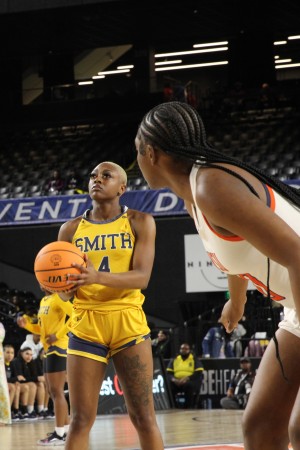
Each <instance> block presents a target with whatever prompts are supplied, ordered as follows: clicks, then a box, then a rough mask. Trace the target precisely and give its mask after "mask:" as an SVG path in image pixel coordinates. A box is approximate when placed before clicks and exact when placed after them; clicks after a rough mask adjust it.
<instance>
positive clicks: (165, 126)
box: [138, 102, 300, 207]
mask: <svg viewBox="0 0 300 450" xmlns="http://www.w3.org/2000/svg"><path fill="white" fill-rule="evenodd" d="M138 134H139V135H140V136H141V137H143V138H144V141H145V142H147V143H150V144H152V145H153V146H154V147H158V148H160V149H161V150H162V151H164V152H166V153H168V154H170V155H173V156H176V157H178V158H181V159H185V160H189V161H192V162H194V163H196V164H199V165H201V166H203V167H215V168H218V169H220V170H223V171H225V172H227V173H230V174H232V175H233V176H235V177H237V178H240V179H241V180H242V181H243V182H244V183H245V184H247V185H248V183H247V182H246V180H245V179H244V178H243V177H241V176H239V175H238V174H236V173H235V172H233V171H231V170H229V169H228V168H227V167H222V166H218V165H217V163H227V164H232V165H234V166H236V167H240V168H242V169H245V170H247V171H248V172H249V173H251V174H252V175H254V176H255V177H257V178H258V179H259V180H260V181H262V182H263V183H266V184H267V185H269V186H270V187H272V188H273V189H274V190H275V191H277V192H278V193H279V194H281V195H282V196H283V197H284V198H285V199H287V200H289V201H290V202H292V203H294V204H295V205H296V206H298V207H300V189H299V190H298V189H296V188H293V187H292V186H288V185H287V184H285V183H283V182H282V181H280V180H278V179H276V178H275V177H272V176H270V175H267V174H266V173H265V172H264V171H262V170H261V169H259V168H256V167H254V166H252V165H250V164H247V163H245V162H244V161H241V160H239V159H236V158H233V157H231V156H229V155H226V154H224V153H222V152H220V151H218V150H216V149H215V148H213V147H212V146H211V145H209V144H208V142H207V140H206V132H205V127H204V124H203V122H202V119H201V117H200V115H199V114H198V112H197V111H196V110H195V109H194V108H193V107H192V106H190V105H188V104H187V103H181V102H166V103H161V104H160V105H158V106H155V107H154V108H153V109H151V110H150V111H149V112H148V113H147V114H146V115H145V116H144V118H143V119H142V122H141V123H140V126H139V130H138Z"/></svg>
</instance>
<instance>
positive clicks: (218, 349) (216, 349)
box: [202, 324, 234, 358]
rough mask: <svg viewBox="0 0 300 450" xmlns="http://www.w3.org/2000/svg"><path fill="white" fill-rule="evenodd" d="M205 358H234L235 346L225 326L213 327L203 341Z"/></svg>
mask: <svg viewBox="0 0 300 450" xmlns="http://www.w3.org/2000/svg"><path fill="white" fill-rule="evenodd" d="M202 352H203V358H225V357H227V358H232V357H234V353H233V346H232V343H231V342H230V336H229V335H228V334H227V333H225V330H224V327H223V325H220V324H218V325H217V326H214V327H211V328H210V329H209V330H208V332H207V333H206V335H205V336H204V338H203V340H202Z"/></svg>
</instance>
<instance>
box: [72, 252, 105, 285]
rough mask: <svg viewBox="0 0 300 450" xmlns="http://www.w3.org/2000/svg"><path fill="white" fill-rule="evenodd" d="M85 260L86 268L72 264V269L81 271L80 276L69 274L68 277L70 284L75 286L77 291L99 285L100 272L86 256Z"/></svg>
mask: <svg viewBox="0 0 300 450" xmlns="http://www.w3.org/2000/svg"><path fill="white" fill-rule="evenodd" d="M84 258H85V262H86V266H81V265H80V264H76V263H74V264H72V267H76V268H77V269H78V270H79V271H80V274H69V276H68V280H69V281H68V283H70V284H73V285H74V289H75V290H76V289H78V288H79V287H80V286H84V285H87V284H94V283H98V275H99V272H97V270H96V269H95V268H94V266H93V264H92V263H91V261H90V260H89V259H88V257H87V256H86V255H84Z"/></svg>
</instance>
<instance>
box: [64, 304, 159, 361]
mask: <svg viewBox="0 0 300 450" xmlns="http://www.w3.org/2000/svg"><path fill="white" fill-rule="evenodd" d="M149 338H150V329H149V327H148V325H147V319H146V316H145V313H144V311H143V309H142V308H141V307H137V306H135V307H132V308H127V309H123V310H119V311H105V312H99V311H90V310H82V309H79V308H76V309H75V310H73V313H72V321H71V324H70V333H69V346H68V354H69V355H78V356H84V357H86V358H90V359H94V360H96V361H101V362H104V363H106V364H107V363H108V360H109V358H111V357H112V356H113V355H115V354H116V353H117V352H119V351H121V350H123V349H124V348H127V347H130V346H132V345H136V344H139V343H140V342H143V341H145V340H146V339H149Z"/></svg>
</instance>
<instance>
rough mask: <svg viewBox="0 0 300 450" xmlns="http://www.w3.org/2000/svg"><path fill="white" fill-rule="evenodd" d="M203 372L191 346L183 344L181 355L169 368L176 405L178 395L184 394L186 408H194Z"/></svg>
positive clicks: (173, 359)
mask: <svg viewBox="0 0 300 450" xmlns="http://www.w3.org/2000/svg"><path fill="white" fill-rule="evenodd" d="M203 370H204V369H203V366H202V364H201V362H200V360H199V359H198V358H196V357H195V356H194V355H193V354H192V352H191V347H190V345H189V344H187V343H183V344H181V346H180V350H179V355H178V356H176V358H172V359H171V360H170V362H169V364H168V367H167V374H168V378H169V381H170V386H171V390H172V394H173V397H174V401H175V404H176V395H177V394H178V393H184V396H185V404H184V407H185V408H186V409H188V408H193V407H194V396H195V395H197V394H198V393H199V391H200V387H201V382H202V379H203Z"/></svg>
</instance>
